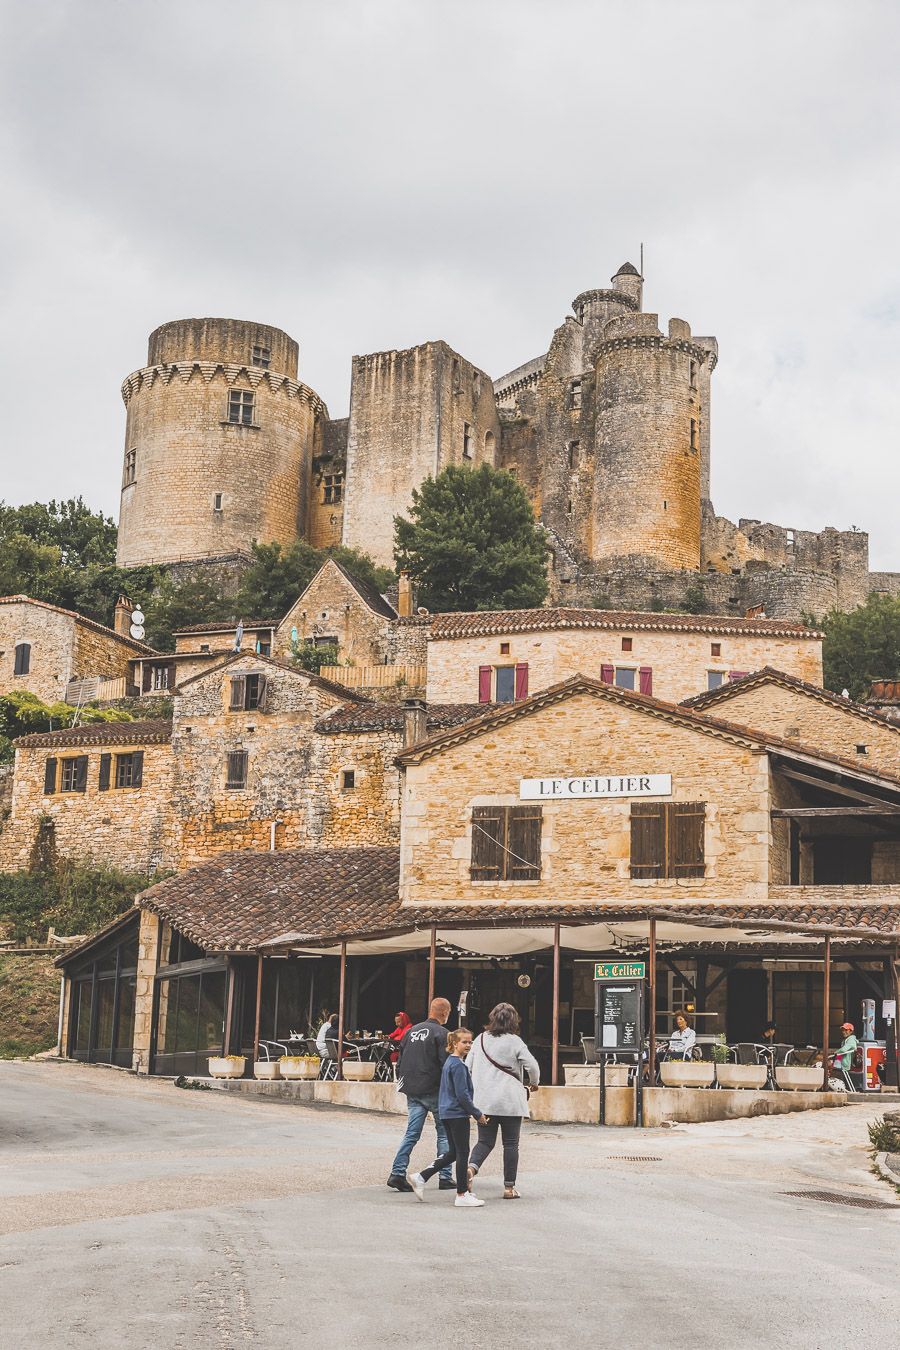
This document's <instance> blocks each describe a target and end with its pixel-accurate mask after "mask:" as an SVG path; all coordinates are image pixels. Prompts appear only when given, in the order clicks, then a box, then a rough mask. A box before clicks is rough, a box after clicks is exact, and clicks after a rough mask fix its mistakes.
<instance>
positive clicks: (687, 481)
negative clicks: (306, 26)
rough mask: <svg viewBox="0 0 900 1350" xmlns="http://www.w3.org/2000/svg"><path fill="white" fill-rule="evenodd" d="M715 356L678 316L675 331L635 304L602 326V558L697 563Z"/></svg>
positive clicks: (598, 539)
mask: <svg viewBox="0 0 900 1350" xmlns="http://www.w3.org/2000/svg"><path fill="white" fill-rule="evenodd" d="M635 276H636V274H635ZM626 280H627V284H628V285H629V286H631V287H632V288H634V287H635V286H639V285H640V278H639V277H637V280H636V282H635V278H634V277H628V278H626ZM709 355H710V353H709V352H708V351H707V350H706V349H704V348H703V347H700V346H698V345H696V344H695V343H694V342H693V341H692V339H691V330H690V327H689V326H688V324H686V323H685V322H684V320H683V319H672V320H671V321H670V323H669V332H668V335H667V336H664V335H663V333H662V332H661V331H660V328H659V326H658V318H657V315H655V314H641V313H632V314H629V315H626V316H625V317H623V318H621V319H613V320H611V321H610V322H609V323H608V324H607V325H606V327H605V329H604V330H603V334H602V337H601V341H600V343H599V344H598V347H597V349H596V352H595V353H594V361H595V375H596V389H595V406H596V429H595V487H594V521H593V526H594V530H593V550H592V552H593V556H594V557H595V558H597V559H600V558H617V557H618V558H620V557H626V556H628V555H640V556H642V557H644V558H648V559H652V560H653V561H654V563H656V564H658V565H659V566H660V567H662V568H673V567H679V568H689V569H699V567H700V493H701V476H702V469H701V444H702V425H701V422H702V416H703V409H702V407H701V401H700V389H701V387H702V385H703V381H702V380H701V378H700V372H701V368H702V366H703V363H704V362H705V361H707V360H708V359H709Z"/></svg>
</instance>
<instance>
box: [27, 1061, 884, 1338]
mask: <svg viewBox="0 0 900 1350" xmlns="http://www.w3.org/2000/svg"><path fill="white" fill-rule="evenodd" d="M876 1114H878V1111H877V1103H876V1104H875V1106H872V1107H870V1106H869V1105H868V1104H865V1105H860V1106H848V1107H842V1108H840V1109H837V1110H830V1111H827V1110H826V1111H814V1112H803V1113H798V1114H796V1115H791V1116H772V1117H762V1118H759V1119H756V1120H742V1121H730V1122H719V1123H716V1124H709V1125H694V1126H683V1127H680V1128H678V1129H675V1130H647V1131H641V1132H638V1131H635V1130H605V1131H600V1130H598V1129H596V1128H593V1127H590V1126H551V1125H529V1126H526V1128H525V1131H524V1134H523V1158H522V1170H521V1175H520V1189H521V1191H522V1193H523V1199H522V1201H521V1202H519V1203H517V1204H508V1203H504V1202H502V1201H501V1200H500V1195H501V1189H502V1188H501V1185H500V1177H499V1174H498V1171H497V1167H496V1164H495V1161H494V1159H493V1158H492V1159H491V1160H490V1162H489V1163H488V1164H487V1167H486V1169H485V1171H484V1173H483V1175H482V1177H481V1178H479V1192H480V1194H481V1195H482V1198H484V1199H485V1200H486V1201H487V1204H486V1205H485V1207H484V1209H482V1210H478V1211H473V1212H468V1213H466V1212H461V1211H456V1210H454V1208H453V1206H452V1198H453V1197H452V1193H447V1192H443V1193H441V1192H438V1191H437V1190H433V1191H431V1190H430V1191H429V1193H428V1196H427V1200H426V1203H425V1204H424V1205H420V1204H419V1203H418V1202H417V1201H416V1200H415V1198H414V1197H412V1196H405V1195H397V1194H395V1193H394V1192H392V1191H389V1190H388V1189H387V1188H386V1187H385V1185H384V1181H385V1179H386V1176H387V1172H388V1167H389V1164H390V1160H391V1158H392V1156H393V1153H394V1150H395V1148H396V1144H397V1142H398V1137H399V1133H400V1129H401V1125H402V1122H401V1121H400V1120H399V1119H398V1118H397V1117H389V1116H378V1115H370V1114H367V1113H362V1112H357V1111H351V1110H344V1109H340V1108H328V1107H310V1106H296V1105H289V1104H284V1103H277V1102H268V1101H258V1100H247V1099H246V1098H237V1097H229V1096H226V1095H225V1094H224V1093H215V1092H208V1093H207V1092H181V1091H178V1090H177V1089H175V1088H174V1087H173V1086H172V1085H171V1084H170V1083H168V1082H164V1081H160V1080H146V1079H143V1080H141V1079H135V1078H133V1077H131V1076H130V1075H127V1074H124V1073H120V1072H115V1071H113V1070H104V1069H101V1068H92V1067H87V1066H75V1065H57V1064H31V1063H28V1064H18V1063H4V1064H0V1299H2V1305H0V1306H2V1308H3V1309H4V1316H3V1318H2V1321H0V1347H2V1350H6V1348H7V1347H10V1350H12V1347H15V1348H16V1350H19V1348H20V1347H23V1346H27V1347H31V1346H38V1345H39V1346H42V1347H44V1346H46V1347H50V1350H55V1347H73V1346H82V1345H85V1344H87V1343H88V1342H90V1343H91V1344H92V1345H93V1346H95V1347H98V1346H99V1347H103V1348H104V1350H105V1347H107V1346H108V1347H115V1350H120V1347H122V1348H125V1347H144V1346H151V1345H152V1346H154V1347H164V1348H168V1347H188V1346H190V1347H192V1348H193V1347H204V1348H205V1347H217V1348H218V1350H226V1348H229V1347H236V1346H266V1347H282V1346H285V1347H287V1346H292V1347H293V1346H295V1345H297V1344H298V1343H299V1344H301V1345H309V1346H315V1347H320V1346H321V1347H329V1348H330V1347H332V1346H334V1347H342V1350H343V1348H345V1347H366V1350H369V1347H380V1346H388V1345H390V1346H392V1347H405V1346H420V1345H422V1344H437V1345H439V1346H442V1347H443V1346H457V1345H458V1346H466V1347H498V1348H499V1350H502V1348H503V1347H507V1346H509V1347H513V1346H516V1347H519V1346H521V1345H522V1344H523V1343H525V1344H528V1343H534V1344H545V1343H553V1344H555V1343H556V1342H557V1341H561V1340H565V1342H566V1343H567V1350H573V1348H574V1347H581V1346H592V1347H593V1346H595V1345H596V1344H597V1343H598V1342H599V1343H600V1344H610V1343H614V1344H616V1345H617V1346H626V1347H627V1346H632V1345H633V1346H642V1347H647V1346H649V1347H656V1346H659V1347H663V1346H665V1347H681V1346H684V1347H688V1346H689V1347H691V1348H692V1350H697V1347H706V1346H709V1347H713V1346H715V1347H745V1346H746V1347H750V1346H751V1345H752V1346H754V1347H756V1346H758V1345H759V1343H760V1342H764V1343H766V1344H770V1345H775V1346H803V1347H805V1346H810V1347H813V1346H815V1347H825V1346H828V1347H831V1346H841V1347H843V1346H846V1345H852V1344H858V1343H860V1341H862V1340H863V1338H865V1339H866V1340H868V1341H870V1342H871V1343H872V1344H875V1345H880V1344H887V1343H893V1341H894V1339H895V1335H896V1325H897V1319H898V1317H900V1292H898V1282H897V1278H896V1261H897V1251H898V1249H900V1201H898V1197H897V1196H896V1194H895V1193H894V1192H893V1191H892V1189H891V1188H890V1187H889V1186H887V1185H886V1184H885V1183H883V1182H881V1181H880V1180H878V1179H877V1178H876V1177H875V1176H873V1174H872V1172H871V1162H870V1159H869V1156H868V1153H867V1152H866V1145H867V1142H868V1141H867V1135H866V1123H867V1121H868V1120H869V1119H871V1118H872V1117H873V1116H874V1115H876ZM498 1152H499V1150H498ZM429 1154H430V1141H428V1139H427V1136H426V1142H425V1144H423V1145H422V1146H420V1152H419V1153H417V1155H416V1157H415V1159H414V1161H416V1162H417V1163H419V1165H421V1163H422V1162H423V1161H425V1160H426V1155H429ZM631 1157H640V1158H654V1159H658V1161H653V1162H632V1161H629V1160H628V1159H630V1158H631ZM428 1160H430V1157H429V1158H428ZM433 1184H434V1183H433ZM792 1190H794V1191H811V1190H818V1191H827V1192H831V1193H833V1194H836V1195H839V1196H844V1197H850V1198H855V1199H856V1200H857V1201H865V1200H874V1201H876V1202H879V1207H877V1208H867V1207H863V1206H859V1205H857V1206H852V1207H848V1206H845V1205H841V1204H833V1203H823V1202H821V1201H817V1200H813V1199H811V1198H803V1197H794V1196H789V1195H786V1194H785V1192H787V1191H792ZM886 1205H887V1206H891V1207H890V1208H882V1207H881V1206H886Z"/></svg>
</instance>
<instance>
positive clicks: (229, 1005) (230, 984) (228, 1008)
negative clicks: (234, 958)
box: [222, 957, 234, 1056]
mask: <svg viewBox="0 0 900 1350" xmlns="http://www.w3.org/2000/svg"><path fill="white" fill-rule="evenodd" d="M225 959H226V961H227V962H228V977H227V981H226V987H227V992H226V994H225V1036H224V1038H223V1039H224V1042H225V1043H224V1045H223V1046H222V1054H223V1055H225V1056H228V1055H230V1054H231V1022H232V1018H233V1016H234V966H233V964H232V962H231V958H230V957H226V958H225Z"/></svg>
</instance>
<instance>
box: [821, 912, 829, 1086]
mask: <svg viewBox="0 0 900 1350" xmlns="http://www.w3.org/2000/svg"><path fill="white" fill-rule="evenodd" d="M830 1023H831V937H830V936H829V937H827V938H826V939H825V988H824V989H823V991H822V1086H821V1088H820V1089H819V1091H820V1092H827V1091H828V1040H829V1037H830V1035H831V1029H830Z"/></svg>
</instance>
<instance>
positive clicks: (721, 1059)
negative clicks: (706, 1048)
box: [712, 1032, 731, 1064]
mask: <svg viewBox="0 0 900 1350" xmlns="http://www.w3.org/2000/svg"><path fill="white" fill-rule="evenodd" d="M712 1057H713V1063H714V1064H729V1063H730V1062H731V1052H730V1050H729V1049H728V1043H727V1042H726V1040H725V1034H724V1032H722V1033H721V1034H720V1035H719V1036H717V1037H716V1043H715V1045H714V1046H713V1048H712Z"/></svg>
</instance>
